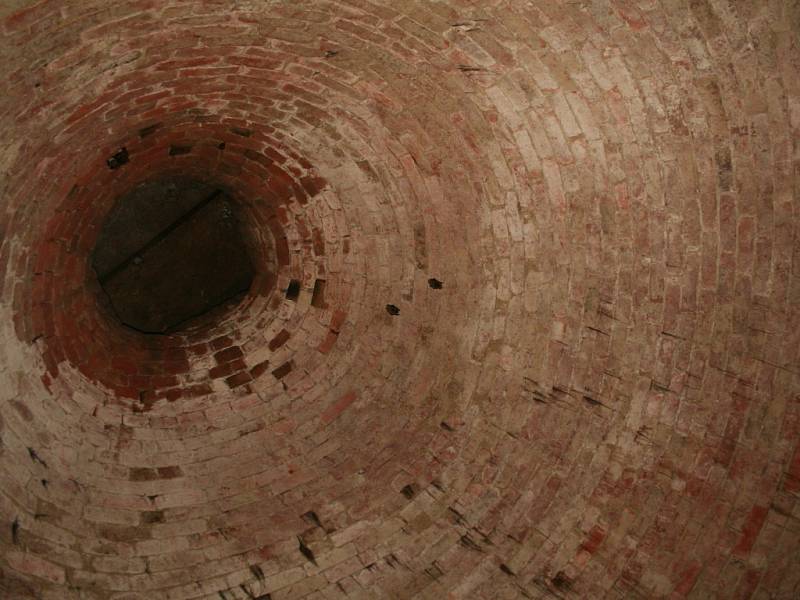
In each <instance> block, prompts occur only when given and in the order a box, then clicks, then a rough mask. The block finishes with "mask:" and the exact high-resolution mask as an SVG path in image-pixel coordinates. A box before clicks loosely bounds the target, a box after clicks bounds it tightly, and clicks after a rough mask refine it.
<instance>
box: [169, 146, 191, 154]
mask: <svg viewBox="0 0 800 600" xmlns="http://www.w3.org/2000/svg"><path fill="white" fill-rule="evenodd" d="M191 151H192V147H191V146H170V147H169V155H170V156H180V155H182V154H189V153H190V152H191Z"/></svg>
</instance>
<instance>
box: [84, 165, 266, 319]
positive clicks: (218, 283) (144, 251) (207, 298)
mask: <svg viewBox="0 0 800 600" xmlns="http://www.w3.org/2000/svg"><path fill="white" fill-rule="evenodd" d="M92 267H93V268H94V270H95V273H96V274H97V278H98V281H99V282H100V285H101V287H102V289H103V291H104V292H105V294H106V296H107V299H108V301H109V302H110V305H111V309H112V310H113V312H114V313H115V314H116V316H117V317H118V318H119V320H120V321H121V322H122V323H123V324H125V325H127V326H129V327H131V328H133V329H136V330H138V331H140V332H143V333H167V332H170V331H175V330H176V329H178V328H179V327H181V326H183V325H185V324H187V322H188V321H190V320H193V319H194V318H195V317H199V316H200V315H204V314H206V313H208V312H209V311H211V310H213V309H216V308H217V307H223V306H224V307H227V306H229V305H230V304H231V303H233V302H237V303H238V301H239V300H241V298H242V297H243V296H244V295H245V294H246V293H247V291H248V290H249V289H250V285H251V283H252V281H253V277H254V275H255V270H254V268H253V264H252V262H251V259H250V255H249V253H248V247H247V245H246V243H245V238H244V236H243V230H242V227H241V224H240V222H239V219H238V216H237V211H236V208H235V205H234V203H233V201H232V200H231V199H230V198H229V197H228V195H227V194H226V193H224V192H222V191H221V190H218V189H216V188H214V187H212V186H210V185H207V184H204V183H199V182H196V181H192V180H187V179H171V180H165V181H155V182H148V183H145V184H142V185H139V186H138V187H137V188H135V189H134V190H132V191H131V192H130V193H128V194H125V195H123V196H122V197H120V198H119V199H118V200H117V202H116V203H115V205H114V207H113V208H112V209H111V211H110V213H109V215H108V217H107V218H106V221H105V223H104V225H103V227H102V229H101V231H100V234H99V236H98V240H97V244H96V246H95V248H94V251H93V253H92ZM215 314H216V313H215Z"/></svg>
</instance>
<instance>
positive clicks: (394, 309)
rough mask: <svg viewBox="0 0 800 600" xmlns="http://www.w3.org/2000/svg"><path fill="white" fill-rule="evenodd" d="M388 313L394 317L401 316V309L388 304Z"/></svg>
mask: <svg viewBox="0 0 800 600" xmlns="http://www.w3.org/2000/svg"><path fill="white" fill-rule="evenodd" d="M386 312H388V313H389V314H390V315H392V316H393V317H396V316H397V315H399V314H400V309H399V308H397V307H396V306H395V305H394V304H387V305H386Z"/></svg>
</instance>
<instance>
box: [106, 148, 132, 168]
mask: <svg viewBox="0 0 800 600" xmlns="http://www.w3.org/2000/svg"><path fill="white" fill-rule="evenodd" d="M129 160H130V158H129V157H128V149H127V148H120V149H119V150H118V151H117V152H115V153H114V154H113V156H111V158H109V159H108V160H107V161H106V164H107V165H108V168H109V169H111V170H112V171H113V170H114V169H119V168H120V167H121V166H122V165H124V164H126V163H127V162H128V161H129Z"/></svg>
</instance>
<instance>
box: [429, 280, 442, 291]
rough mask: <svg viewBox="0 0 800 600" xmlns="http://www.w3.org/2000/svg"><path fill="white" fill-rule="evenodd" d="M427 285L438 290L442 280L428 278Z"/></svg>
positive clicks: (440, 287)
mask: <svg viewBox="0 0 800 600" xmlns="http://www.w3.org/2000/svg"><path fill="white" fill-rule="evenodd" d="M428 285H429V286H431V289H434V290H440V289H442V282H441V281H439V280H438V279H433V278H431V279H428Z"/></svg>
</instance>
